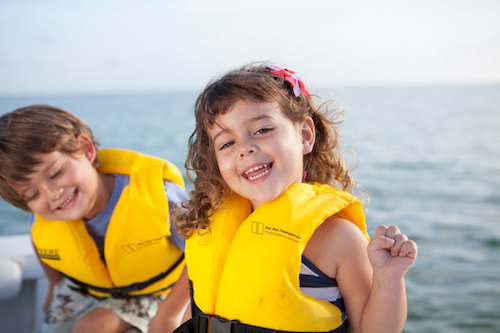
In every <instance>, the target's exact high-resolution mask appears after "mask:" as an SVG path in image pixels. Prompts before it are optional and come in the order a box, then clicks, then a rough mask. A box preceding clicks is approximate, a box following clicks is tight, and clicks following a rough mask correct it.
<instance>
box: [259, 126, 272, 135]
mask: <svg viewBox="0 0 500 333" xmlns="http://www.w3.org/2000/svg"><path fill="white" fill-rule="evenodd" d="M272 130H273V128H272V127H265V128H260V129H258V130H257V131H256V132H255V134H256V135H259V134H264V133H267V132H269V131H272Z"/></svg>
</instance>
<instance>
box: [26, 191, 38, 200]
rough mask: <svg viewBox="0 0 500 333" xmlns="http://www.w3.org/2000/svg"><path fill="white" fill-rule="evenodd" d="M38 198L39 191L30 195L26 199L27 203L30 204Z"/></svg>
mask: <svg viewBox="0 0 500 333" xmlns="http://www.w3.org/2000/svg"><path fill="white" fill-rule="evenodd" d="M36 198H38V191H35V192H34V193H33V194H31V195H29V196H28V198H27V199H26V202H30V201H33V200H35V199H36Z"/></svg>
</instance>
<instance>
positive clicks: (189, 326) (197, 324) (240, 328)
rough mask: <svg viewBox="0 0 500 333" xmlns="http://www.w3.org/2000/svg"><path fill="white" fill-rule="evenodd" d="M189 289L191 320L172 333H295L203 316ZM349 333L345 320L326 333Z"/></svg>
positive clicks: (190, 286) (191, 290) (191, 286)
mask: <svg viewBox="0 0 500 333" xmlns="http://www.w3.org/2000/svg"><path fill="white" fill-rule="evenodd" d="M189 288H190V292H191V315H192V319H190V320H188V321H187V322H185V323H184V324H182V325H181V326H180V327H178V328H177V329H176V330H175V331H174V333H297V332H290V331H278V330H273V329H269V328H263V327H257V326H252V325H246V324H243V323H240V322H239V321H237V320H227V319H224V318H221V317H218V316H213V315H208V314H205V313H203V312H202V311H201V310H200V308H198V307H197V306H196V304H195V302H194V299H193V285H192V283H191V280H189ZM350 332H351V330H350V328H349V323H348V322H347V320H345V321H344V323H343V324H342V325H341V326H340V327H338V328H336V329H334V330H333V331H329V332H328V333H350ZM304 333H307V332H304Z"/></svg>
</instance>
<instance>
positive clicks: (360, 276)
mask: <svg viewBox="0 0 500 333" xmlns="http://www.w3.org/2000/svg"><path fill="white" fill-rule="evenodd" d="M345 222H347V221H345ZM345 222H344V224H345ZM349 224H350V225H349V226H348V227H346V226H345V225H344V226H343V227H344V228H340V229H341V230H342V229H343V232H342V235H343V239H344V240H343V241H344V242H347V243H344V248H345V249H349V250H348V251H350V252H351V253H348V254H347V255H346V253H345V252H344V255H342V256H341V257H340V259H341V261H340V262H339V263H338V272H337V281H338V282H339V285H340V288H341V292H342V294H343V296H344V297H345V302H346V307H347V311H348V318H350V319H349V323H350V324H351V326H352V329H353V331H355V332H401V331H402V330H403V327H404V325H405V322H406V314H407V313H406V308H407V304H406V290H405V283H404V275H405V274H406V272H407V271H408V269H409V268H410V267H411V265H412V264H413V262H414V261H415V259H416V256H417V247H416V244H415V243H414V242H413V241H408V239H407V238H406V236H404V235H402V234H401V233H400V232H399V229H397V227H390V228H387V227H385V226H380V227H378V228H377V231H376V232H375V236H374V237H373V239H372V240H371V242H370V243H369V244H368V247H366V245H365V244H366V241H365V240H364V239H363V238H364V236H362V235H361V233H360V232H359V230H357V229H355V230H349V229H352V228H351V226H353V224H351V223H349ZM353 231H356V232H353ZM367 251H368V255H367Z"/></svg>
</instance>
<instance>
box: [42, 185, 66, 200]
mask: <svg viewBox="0 0 500 333" xmlns="http://www.w3.org/2000/svg"><path fill="white" fill-rule="evenodd" d="M45 191H46V193H47V197H48V198H49V199H50V200H57V199H59V197H60V196H61V193H62V192H63V188H62V187H61V186H57V185H55V184H49V185H47V186H46V187H45Z"/></svg>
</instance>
